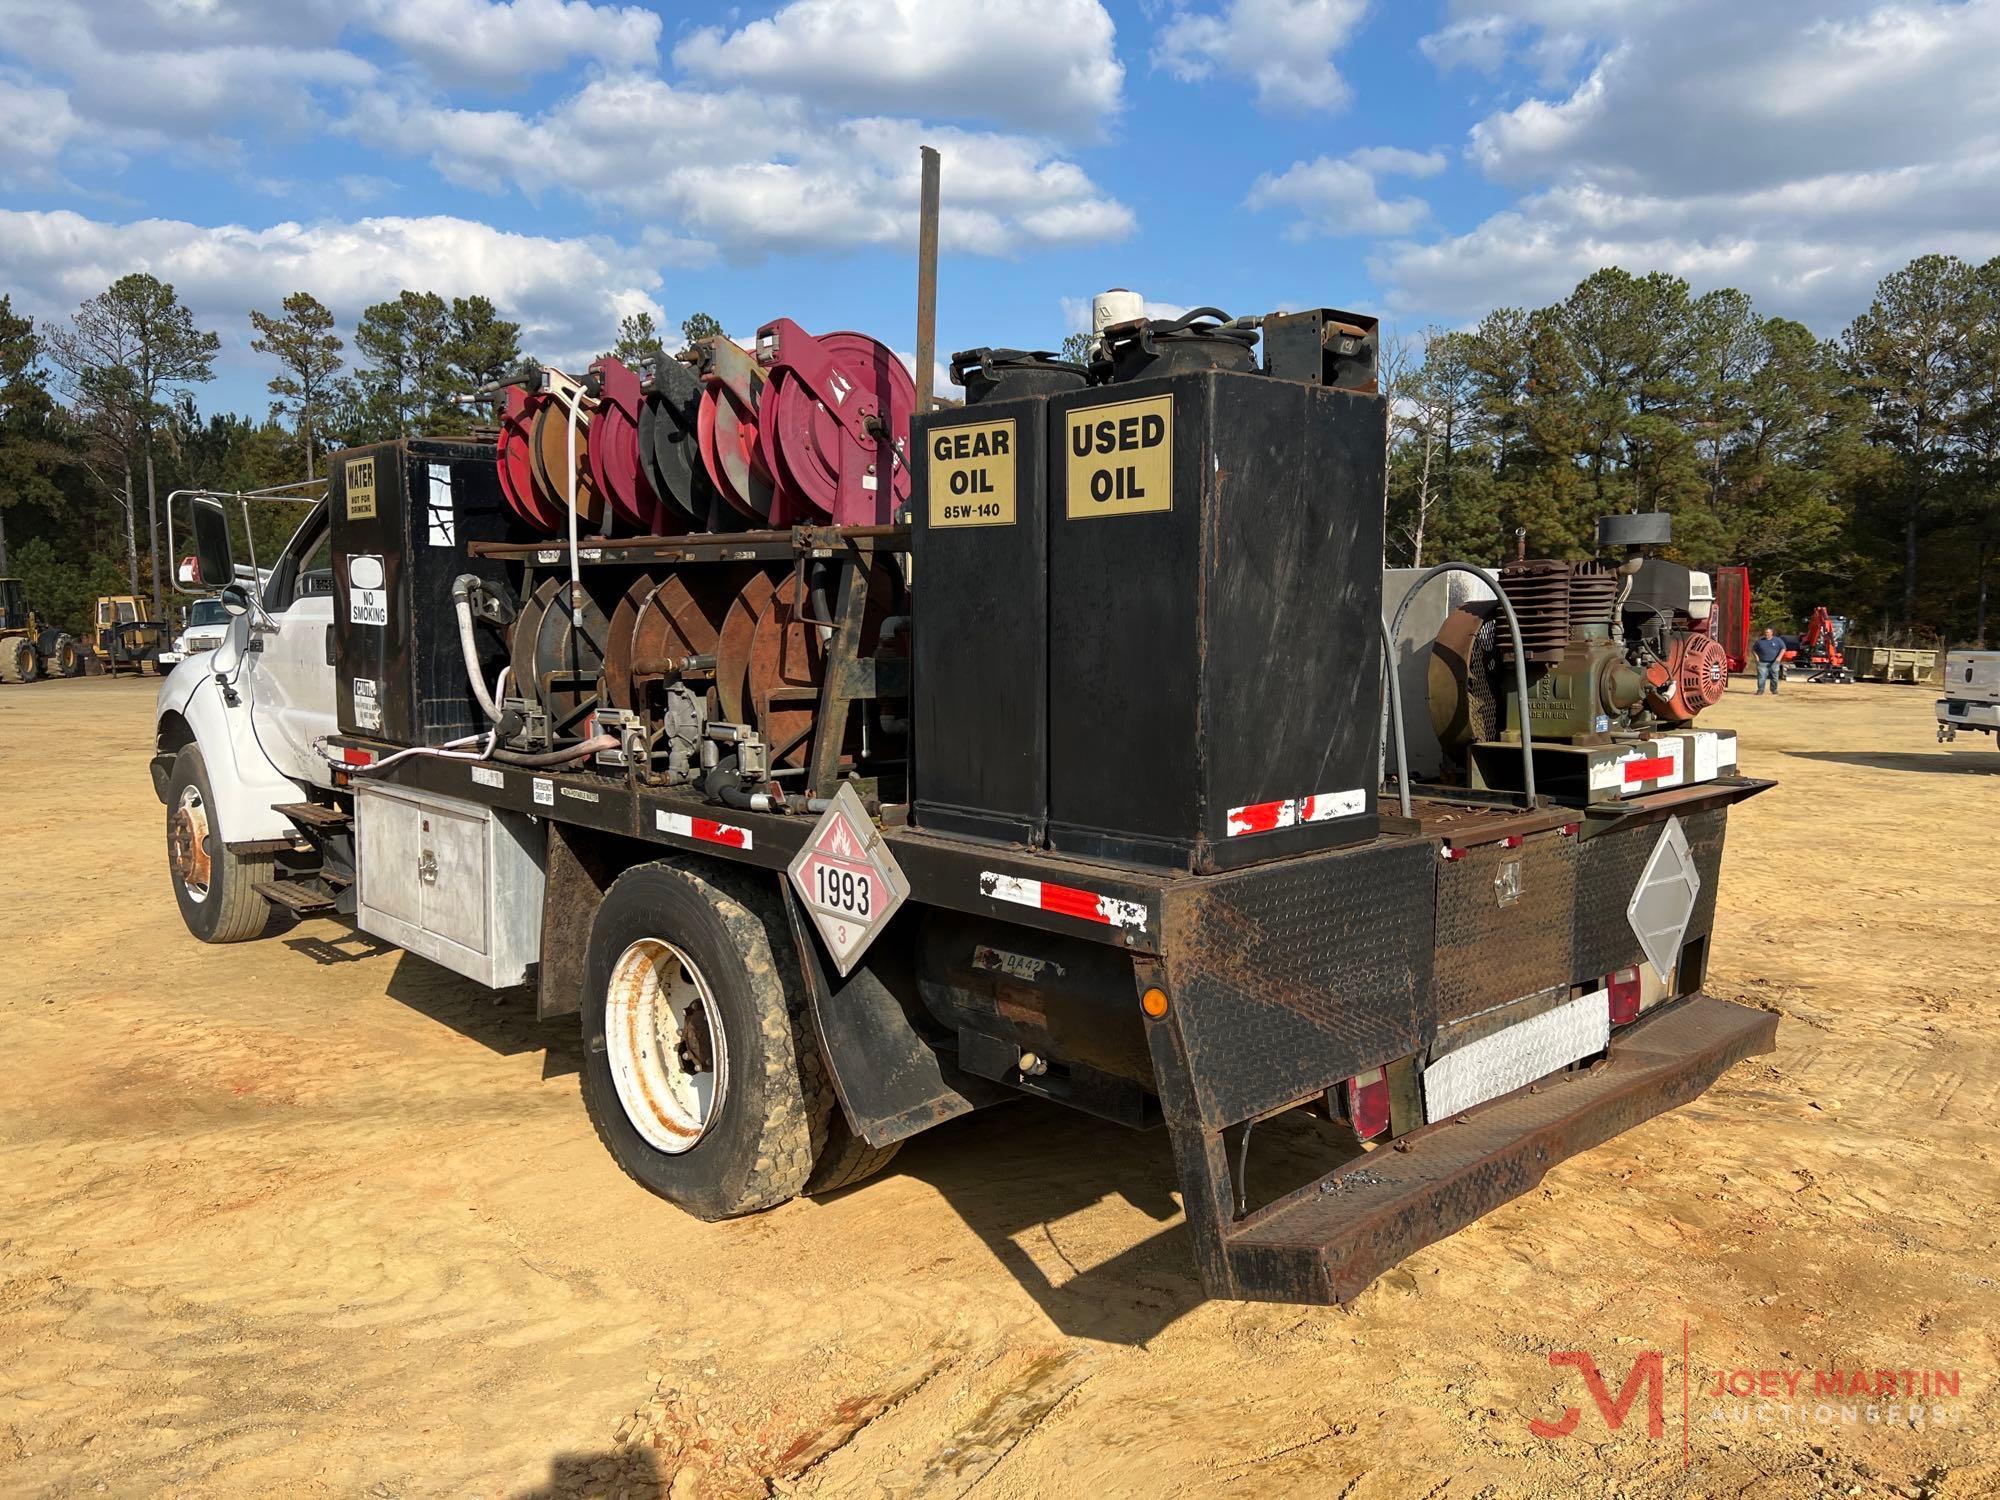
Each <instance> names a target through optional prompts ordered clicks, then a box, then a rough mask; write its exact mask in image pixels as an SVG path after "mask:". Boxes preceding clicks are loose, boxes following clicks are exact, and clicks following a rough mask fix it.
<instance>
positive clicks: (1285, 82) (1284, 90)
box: [1153, 0, 1368, 111]
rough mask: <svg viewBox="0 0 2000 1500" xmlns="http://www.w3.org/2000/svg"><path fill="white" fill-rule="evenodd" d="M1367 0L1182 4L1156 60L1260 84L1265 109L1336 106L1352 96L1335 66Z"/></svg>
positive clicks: (1183, 70)
mask: <svg viewBox="0 0 2000 1500" xmlns="http://www.w3.org/2000/svg"><path fill="white" fill-rule="evenodd" d="M1367 9H1368V0H1227V3H1226V4H1224V5H1223V6H1222V8H1221V9H1220V10H1217V11H1193V10H1177V11H1176V12H1175V13H1174V15H1173V17H1172V18H1171V19H1170V20H1169V21H1168V22H1167V24H1166V25H1165V26H1164V27H1163V28H1161V31H1160V35H1159V38H1158V40H1157V42H1156V43H1155V44H1154V47H1153V63H1154V65H1155V66H1156V67H1162V68H1165V69H1166V70H1167V71H1168V72H1169V73H1171V74H1173V76H1174V77H1176V78H1179V79H1181V80H1182V81H1184V82H1194V81H1196V80H1199V79H1203V78H1208V77H1210V76H1212V75H1214V74H1217V73H1220V74H1223V75H1225V76H1228V77H1233V78H1241V79H1246V80H1248V81H1249V82H1251V83H1254V84H1255V85H1256V88H1257V103H1258V106H1259V107H1260V108H1263V109H1271V110H1288V111H1304V110H1315V109H1318V110H1337V109H1342V108H1344V107H1345V106H1346V105H1347V103H1348V100H1349V98H1350V97H1351V95H1352V92H1353V91H1352V90H1351V89H1350V88H1349V87H1348V84H1347V80H1346V79H1345V78H1343V77H1341V76H1340V70H1339V68H1337V67H1335V66H1334V60H1333V59H1334V54H1335V53H1337V52H1338V51H1340V49H1341V48H1342V47H1344V46H1346V45H1347V42H1348V40H1349V38H1350V37H1352V36H1353V34H1354V32H1355V30H1356V28H1357V27H1359V26H1360V24H1361V18H1362V16H1363V15H1364V14H1366V12H1367Z"/></svg>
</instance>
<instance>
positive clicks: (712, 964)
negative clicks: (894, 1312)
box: [582, 859, 834, 1219]
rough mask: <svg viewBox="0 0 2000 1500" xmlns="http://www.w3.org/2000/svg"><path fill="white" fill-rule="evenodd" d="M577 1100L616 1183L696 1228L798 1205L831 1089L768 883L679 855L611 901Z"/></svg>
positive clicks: (593, 976)
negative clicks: (669, 1206) (631, 1184)
mask: <svg viewBox="0 0 2000 1500" xmlns="http://www.w3.org/2000/svg"><path fill="white" fill-rule="evenodd" d="M582 1022H583V1041H584V1064H583V1097H584V1104H585V1106H586V1108H587V1109H588V1110H589V1112H590V1119H591V1123H592V1124H593V1125H594V1126H595V1127H596V1130H597V1135H598V1139H600V1140H601V1141H603V1142H604V1145H605V1148H606V1149H607V1150H609V1151H610V1153H611V1155H612V1157H613V1159H615V1160H616V1161H617V1163H618V1165H619V1166H620V1167H622V1168H623V1169H624V1170H625V1172H626V1174H627V1175H628V1176H630V1177H631V1178H632V1179H633V1180H634V1181H635V1182H637V1183H639V1184H640V1186H642V1187H644V1188H646V1189H647V1190H648V1191H650V1192H654V1193H657V1194H659V1195H660V1196H661V1197H662V1198H665V1199H667V1200H668V1201H669V1202H672V1203H675V1204H677V1205H679V1206H680V1207H681V1208H684V1209H686V1210H687V1211H688V1212H689V1213H691V1214H693V1215H695V1216H696V1217H697V1218H701V1219H727V1218H733V1217H735V1216H737V1215H739V1214H747V1213H755V1212H757V1211H758V1210H760V1209H766V1208H772V1207H775V1206H776V1205H777V1204H780V1203H783V1202H785V1201H786V1200H787V1199H790V1198H793V1197H796V1196H797V1195H798V1194H799V1193H800V1192H801V1191H803V1190H804V1189H805V1187H806V1184H807V1182H808V1180H809V1179H810V1178H811V1177H812V1175H813V1167H814V1164H815V1162H816V1161H817V1160H818V1159H819V1157H820V1154H821V1152H822V1150H823V1148H824V1147H825V1145H826V1143H827V1139H828V1126H829V1120H830V1118H831V1115H832V1113H833V1109H834V1098H833V1087H832V1084H831V1081H830V1080H829V1079H828V1077H827V1072H826V1066H825V1063H824V1061H823V1059H822V1058H821V1057H820V1052H819V1043H818V1040H817V1038H816V1037H815V1036H814V1034H813V1029H812V1021H811V1017H810V1016H809V1015H808V1013H807V1003H806V996H805V990H804V985H803V984H802V982H801V980H800V978H799V975H798V972H797V966H796V964H795V963H794V962H793V961H792V957H791V947H790V932H789V930H788V928H787V927H786V924H785V918H784V913H783V910H782V908H781V907H780V905H779V902H778V892H777V888H776V884H775V881H774V879H773V878H772V877H769V876H761V877H760V876H758V875H756V874H753V873H750V872H744V871H738V870H734V869H728V868H724V867H721V866H714V865H700V866H697V865H695V864H694V863H692V862H685V861H680V860H671V859H667V860H658V861H655V862H652V863H649V864H643V865H636V866H634V867H633V868H632V869H630V870H627V871H626V872H625V873H624V874H623V875H621V876H619V877H618V879H617V881H616V882H615V883H614V884H613V885H612V887H611V889H610V890H609V891H608V892H607V893H606V894H605V897H604V901H603V904H602V905H600V906H599V908H598V911H597V920H596V921H595V922H594V923H593V924H592V925H591V930H590V946H589V949H588V951H587V953H586V956H585V969H584V1004H583V1014H582Z"/></svg>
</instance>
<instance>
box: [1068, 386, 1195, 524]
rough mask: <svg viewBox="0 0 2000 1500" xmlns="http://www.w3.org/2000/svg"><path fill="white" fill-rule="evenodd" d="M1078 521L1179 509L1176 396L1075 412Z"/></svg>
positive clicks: (1072, 478) (1072, 488)
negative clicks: (1175, 470)
mask: <svg viewBox="0 0 2000 1500" xmlns="http://www.w3.org/2000/svg"><path fill="white" fill-rule="evenodd" d="M1068 442H1069V446H1068V449H1067V450H1066V451H1067V453H1068V470H1069V485H1068V493H1067V499H1066V501H1065V507H1066V512H1067V514H1068V516H1069V518H1070V519H1071V520H1072V521H1081V520H1086V519H1088V518H1090V517H1093V516H1136V515H1142V514H1144V513H1145V512H1147V511H1155V510H1172V509H1173V508H1174V488H1173V486H1174V398H1173V397H1172V396H1147V397H1145V398H1143V399H1142V400H1138V401H1120V402H1118V403H1117V404H1116V405H1112V406H1087V407H1083V408H1081V409H1079V410H1077V411H1072V412H1071V413H1070V414H1069V438H1068Z"/></svg>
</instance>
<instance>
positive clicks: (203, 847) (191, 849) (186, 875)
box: [167, 786, 214, 904]
mask: <svg viewBox="0 0 2000 1500" xmlns="http://www.w3.org/2000/svg"><path fill="white" fill-rule="evenodd" d="M208 839H209V835H208V804H207V803H205V802H204V801H203V800H202V796H201V788H200V787H198V786H184V787H182V788H181V795H180V798H179V800H178V801H176V802H175V804H174V815H173V817H172V818H170V819H168V821H167V858H168V860H169V862H170V863H171V864H172V865H173V870H174V879H176V880H178V881H179V882H180V886H181V889H182V890H184V891H186V892H187V898H188V900H190V901H193V902H196V903H197V904H199V903H200V902H203V901H206V900H207V899H208V888H209V884H210V882H211V881H212V880H213V879H214V869H213V867H212V863H211V857H210V848H209V841H208Z"/></svg>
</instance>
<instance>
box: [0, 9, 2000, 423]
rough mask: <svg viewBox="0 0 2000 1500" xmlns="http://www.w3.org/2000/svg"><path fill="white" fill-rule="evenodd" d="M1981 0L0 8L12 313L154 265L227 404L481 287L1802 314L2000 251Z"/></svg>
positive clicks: (551, 302)
mask: <svg viewBox="0 0 2000 1500" xmlns="http://www.w3.org/2000/svg"><path fill="white" fill-rule="evenodd" d="M1996 56H2000V0H1888V3H1882V0H1792V3H1770V4H1761V5H1760V4H1757V3H1754V0H1402V3H1392V0H1373V3H1370V0H1111V3H1105V4H1099V3H1098V0H1012V3H1010V4H1003V5H990V6H989V5H957V4H951V3H946V0H926V3H924V4H921V5H919V4H918V3H916V0H792V3H789V4H782V5H780V4H770V3H765V4H758V5H746V6H742V7H737V8H734V9H728V8H720V7H689V6H682V5H675V4H664V3H660V4H651V5H645V4H636V3H620V0H606V3H594V0H289V3H272V0H71V3H65V4H56V3H51V0H0V142H5V146H4V148H0V149H4V153H5V154H4V155H0V290H5V291H8V292H10V293H12V295H13V296H14V299H15V302H16V304H17V306H21V307H24V308H26V309H27V310H29V311H32V312H34V313H35V314H36V315H37V316H41V317H59V316H65V315H66V314H67V313H68V312H69V311H70V310H72V309H73V308H74V307H75V305H76V304H77V302H78V301H80V300H81V299H82V298H83V297H86V296H88V295H90V294H92V293H94V292H96V291H98V290H101V289H102V287H103V286H104V285H106V284H107V283H108V282H109V281H110V280H111V279H113V278H114V277H115V276H117V275H119V274H122V273H123V272H125V271H127V270H131V269H137V268H143V269H147V270H151V271H153V272H154V273H155V274H157V275H160V276H162V277H164V278H166V279H168V280H170V281H173V282H174V283H175V284H176V286H177V287H178V288H180V290H181V291H182V293H183V295H184V297H185V298H186V299H187V300H188V301H189V302H190V304H191V305H192V306H193V307H194V308H195V310H196V312H197V315H198V316H199V317H200V318H201V319H202V320H203V322H204V325H205V326H208V327H212V328H215V329H217V330H218V331H219V332H220V333H221V335H222V337H223V340H224V349H225V352H224V358H223V362H222V365H221V370H220V373H221V379H220V380H218V382H217V384H216V385H215V386H214V387H213V388H211V390H210V391H209V392H207V393H205V396H204V400H205V402H206V403H208V404H213V405H228V406H233V407H236V408H237V409H240V410H246V411H253V412H255V411H260V410H261V409H262V408H263V406H264V404H265V399H266V398H265V397H264V395H263V391H262V383H263V379H264V378H265V376H266V375H267V374H268V371H267V370H265V369H264V368H263V367H262V362H261V361H260V360H259V358H258V357H257V356H255V355H254V354H252V353H251V352H250V351H249V349H248V331H247V322H246V319H245V313H246V311H247V310H248V309H249V308H250V307H253V306H254V307H260V308H265V309H275V307H276V305H277V303H278V301H279V300H280V299H281V298H282V297H283V296H284V295H285V294H286V293H288V292H290V291H294V290H299V289H304V290H308V291H311V292H313V293H315V295H318V296H319V297H321V298H322V299H323V300H325V301H326V302H328V303H329V304H330V305H331V306H333V307H334V309H335V311H336V313H337V314H338V315H339V316H340V318H341V320H342V322H343V325H345V326H346V327H348V328H351V324H352V321H353V319H354V317H355V316H356V315H357V314H358V313H359V311H360V309H361V308H362V307H363V306H365V305H366V304H367V303H368V302H371V301H375V300H379V299H381V298H383V297H386V296H391V295H393V294H394V293H395V291H396V290H397V289H398V288H399V287H403V286H412V287H418V288H425V289H434V290H437V291H440V292H444V293H447V294H450V293H453V292H471V291H477V292H483V293H485V294H486V295H489V296H491V297H493V298H494V300H495V301H496V302H498V303H499V304H500V305H501V306H502V308H503V309H504V310H506V311H507V312H508V313H509V315H511V316H514V317H517V318H519V319H520V320H521V321H522V322H523V323H524V324H525V325H526V327H527V330H528V333H527V343H528V345H529V347H530V348H531V349H532V350H533V352H535V353H537V354H539V355H541V356H543V357H545V358H548V359H551V360H556V361H566V362H575V361H578V360H581V359H584V358H587V357H588V355H589V354H590V353H592V352H594V351H595V350H597V349H601V348H603V347H605V346H606V345H607V344H608V343H609V341H610V338H611V335H612V330H613V329H614V327H615V326H616V323H617V320H618V316H619V314H620V313H621V312H625V311H631V310H635V309H637V308H641V307H645V308H649V309H650V310H652V311H653V312H654V313H655V315H656V316H659V317H662V318H663V319H664V320H665V322H666V323H667V324H668V326H670V327H671V326H673V325H677V324H678V322H679V321H680V319H681V318H682V317H684V316H685V315H686V314H687V313H689V312H691V311H695V310H697V309H699V310H704V311H709V312H713V313H714V314H716V315H717V316H718V317H720V318H721V319H722V321H723V323H724V325H725V326H726V327H727V328H728V329H729V330H730V331H731V332H733V333H737V334H739V335H747V334H748V333H749V332H750V331H752V330H753V329H754V328H755V327H756V325H757V324H758V323H760V322H762V321H763V320H765V319H767V318H771V317H777V316H788V317H791V318H794V319H796V320H797V321H799V322H800V323H802V324H804V325H805V326H806V327H808V328H812V329H830V328H833V327H858V328H862V329H865V330H867V331H869V332H872V333H874V334H876V335H877V336H879V337H881V338H883V339H885V340H886V341H888V342H889V343H891V344H892V345H894V346H895V347H896V348H898V349H899V350H903V351H908V350H909V349H910V348H911V346H912V344H913V342H914V331H913V328H914V312H913V304H914V270H913V259H912V247H913V243H914V209H915V195H916V147H917V145H918V143H919V142H921V141H929V142H931V143H933V144H936V145H938V146H939V147H940V148H941V149H942V150H943V151H944V153H945V164H944V201H945V241H946V253H945V256H944V261H943V266H942V271H941V287H940V304H941V305H940V330H939V337H940V345H941V349H942V350H943V351H946V352H948V351H949V350H951V349H953V348H958V347H963V346H967V345H971V344H978V343H1011V344H1025V345H1049V344H1053V343H1055V342H1057V341H1059V340H1060V338H1061V337H1062V335H1063V334H1064V333H1065V332H1066V331H1068V330H1069V329H1070V328H1071V327H1073V326H1075V323H1076V319H1078V318H1079V317H1080V316H1081V315H1082V310H1083V309H1084V308H1086V307H1087V304H1088V299H1089V297H1090V294H1091V293H1092V292H1094V291H1096V290H1099V289H1101V288H1103V287H1105V286H1109V285H1126V286H1131V287H1134V288H1136V289H1138V290H1140V291H1141V292H1143V293H1144V294H1145V295H1146V296H1147V297H1148V298H1149V299H1151V300H1152V301H1154V302H1156V303H1159V304H1162V305H1163V306H1166V307H1174V308H1178V307H1185V306H1188V305H1191V304H1193V303H1196V302H1209V303H1214V304H1217V305H1219V306H1221V307H1224V308H1226V309H1228V310H1229V311H1231V312H1237V313H1242V312H1259V311H1265V310H1268V309H1270V308H1272V307H1276V306H1281V305H1291V306H1298V305H1310V304H1321V303H1325V304H1330V305H1333V306H1339V307H1347V308H1351V309H1355V310H1360V311H1367V312H1374V313H1377V314H1378V315H1380V316H1381V317H1383V319H1384V320H1385V322H1387V323H1389V324H1391V325H1392V326H1393V327H1394V328H1395V329H1397V330H1399V331H1401V332H1403V333H1406V334H1412V333H1415V332H1417V331H1419V330H1420V329H1422V328H1423V327H1425V326H1426V325H1431V324H1436V325H1441V326H1451V325H1455V324H1460V323H1464V322H1467V321H1470V320H1472V319H1475V318H1477V317H1478V316H1479V315H1480V314H1481V313H1483V312H1485V311H1486V310H1488V309H1490V308H1491V307H1493V306H1496V305H1500V304H1504V303H1527V304H1532V303H1535V302H1540V301H1546V300H1551V299H1553V298H1555V297H1559V296H1560V295H1561V294H1562V293H1563V292H1564V291H1565V290H1566V289H1567V288H1568V287H1569V286H1570V285H1571V284H1573V283H1574V281H1575V280H1576V279H1577V278H1578V277H1580V276H1581V275H1583V274H1585V273H1587V272H1588V271H1589V270H1591V269H1593V268H1594V267H1596V266H1598V265H1602V264H1611V263H1615V264H1621V265H1624V266H1626V267H1627V268H1628V269H1632V270H1635V271H1638V270H1651V269H1656V268H1661V269H1668V270H1673V271H1676V272H1678V273H1680V274H1682V275H1685V276H1687V277H1688V278H1689V280H1690V281H1692V282H1693V283H1695V285H1696V286H1697V287H1698V288H1706V287H1709V286H1715V285H1723V284H1731V285H1738V286H1742V287H1744V288H1745V289H1746V290H1748V291H1750V292H1752V293H1753V294H1754V295H1755V296H1756V297H1757V299H1758V301H1759V303H1760V305H1761V306H1763V307H1765V308H1767V309H1768V310H1770V311H1774V312H1783V313H1787V314H1790V315H1793V316H1797V317H1801V318H1803V319H1805V320H1806V321H1807V322H1808V323H1810V324H1812V325H1813V326H1814V327H1815V328H1816V329H1818V330H1819V331H1821V332H1824V333H1832V332H1835V331H1837V330H1838V328H1839V327H1840V326H1841V325H1842V324H1843V323H1844V322H1845V321H1846V320H1847V319H1848V318H1849V317H1851V316H1852V314H1853V313H1854V312H1855V311H1858V310H1859V309H1860V308H1861V307H1862V306H1864V305H1865V302H1866V298H1867V293H1868V289H1869V288H1870V287H1871V286H1872V285H1873V284H1874V282H1875V281H1876V280H1877V279H1878V278H1879V277H1880V276H1882V275H1883V274H1885V273H1886V272H1888V271H1890V270H1893V269H1895V268H1896V267H1897V266H1899V265H1901V264H1902V263H1904V262H1905V261H1907V260H1908V259H1909V258H1910V257H1911V256H1913V255H1915V254H1919V253H1922V252H1924V251H1927V250H1932V249H1942V250H1949V251H1953V252H1955V253H1958V254H1961V255H1965V256H1968V257H1971V258H1978V259H1984V258H1987V257H1989V256H1992V255H1994V254H1996V253H2000V102H1997V101H2000V90H1996V89H1995V88H1994V87H1993V85H1992V82H1991V72H1992V65H1993V61H1994V59H1995V57H1996Z"/></svg>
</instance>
